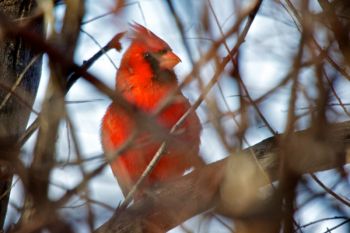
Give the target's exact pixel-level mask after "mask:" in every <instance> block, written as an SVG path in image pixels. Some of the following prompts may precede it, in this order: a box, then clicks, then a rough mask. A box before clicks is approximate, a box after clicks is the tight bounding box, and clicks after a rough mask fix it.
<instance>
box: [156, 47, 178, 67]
mask: <svg viewBox="0 0 350 233" xmlns="http://www.w3.org/2000/svg"><path fill="white" fill-rule="evenodd" d="M179 62H181V59H180V58H179V57H178V56H176V55H175V53H173V52H171V51H168V52H166V53H165V54H163V55H162V56H161V57H160V58H159V66H160V68H163V69H168V70H171V69H172V68H174V67H175V66H176V65H177V64H178V63H179Z"/></svg>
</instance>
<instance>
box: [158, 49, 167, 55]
mask: <svg viewBox="0 0 350 233" xmlns="http://www.w3.org/2000/svg"><path fill="white" fill-rule="evenodd" d="M167 52H168V49H162V50H159V51H158V54H159V55H163V54H166V53H167Z"/></svg>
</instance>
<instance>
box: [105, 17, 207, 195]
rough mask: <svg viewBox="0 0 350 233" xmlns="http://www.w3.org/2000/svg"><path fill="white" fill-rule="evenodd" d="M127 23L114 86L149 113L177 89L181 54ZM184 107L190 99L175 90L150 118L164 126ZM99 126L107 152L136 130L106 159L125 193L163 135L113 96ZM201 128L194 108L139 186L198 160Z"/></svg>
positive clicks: (165, 178)
mask: <svg viewBox="0 0 350 233" xmlns="http://www.w3.org/2000/svg"><path fill="white" fill-rule="evenodd" d="M131 27H132V29H133V36H132V41H131V44H130V46H129V48H128V49H127V51H126V52H125V54H124V55H123V57H122V60H121V64H120V67H119V70H118V72H117V75H116V89H117V90H118V91H119V92H120V93H122V95H123V97H124V98H125V99H126V100H127V101H129V102H130V103H131V104H133V105H134V106H136V108H138V110H140V111H142V112H144V113H145V114H149V115H150V116H151V114H153V113H154V111H155V110H156V109H157V107H159V104H160V103H161V102H162V101H164V99H165V98H166V97H167V96H169V95H170V94H172V93H174V92H175V90H177V88H178V81H177V78H176V75H175V73H174V71H173V68H174V66H175V65H177V64H178V63H179V62H180V59H179V58H178V56H176V55H175V54H174V53H173V51H172V50H171V48H170V47H169V45H168V44H167V43H166V42H165V41H163V40H162V39H160V38H159V37H158V36H156V35H155V34H153V33H152V32H151V31H150V30H148V29H147V28H145V27H143V26H141V25H139V24H136V23H135V24H133V25H131ZM189 108H190V103H189V101H188V100H187V99H186V97H184V96H183V94H182V93H181V92H180V91H178V92H177V93H176V94H175V97H174V98H173V101H172V102H171V103H170V104H168V105H166V107H165V108H164V109H163V110H162V111H161V112H160V113H159V114H157V115H156V116H155V122H156V123H157V124H159V126H160V127H161V128H163V129H165V130H166V132H169V130H170V128H171V127H172V126H173V125H174V124H175V123H176V122H177V121H178V120H179V119H180V117H181V116H182V115H183V114H184V113H185V112H186V111H187V110H188V109H189ZM138 122H139V121H138ZM101 131H102V132H101V134H102V146H103V149H104V151H105V153H106V154H108V153H110V154H112V153H113V152H114V151H116V150H117V149H118V148H119V147H120V146H121V145H123V144H124V143H125V142H126V141H127V140H128V139H129V138H130V136H131V135H132V134H133V133H135V135H136V136H135V138H134V141H133V143H132V145H131V146H130V147H129V148H127V149H126V150H125V151H123V152H122V153H121V154H120V155H118V156H117V157H116V158H114V159H113V161H111V168H112V171H113V173H114V175H115V176H116V178H117V180H118V182H119V185H120V187H121V189H122V191H123V194H124V196H126V195H127V193H128V192H129V191H130V189H131V188H132V186H133V185H134V184H135V183H136V182H137V180H138V179H139V178H140V176H141V174H142V173H143V171H144V170H145V169H146V167H147V166H148V164H149V162H150V161H151V159H152V158H153V156H154V155H155V153H156V152H157V150H158V148H159V147H160V145H161V143H162V141H163V140H164V139H163V138H161V137H159V135H158V137H157V132H152V130H150V129H149V128H148V129H147V127H146V128H145V127H138V124H137V119H136V118H135V116H134V115H133V114H132V113H130V112H128V111H126V110H125V109H123V107H121V106H120V105H118V103H117V101H115V102H113V103H112V104H111V105H110V106H109V107H108V109H107V111H106V113H105V115H104V117H103V120H102V129H101ZM200 131H201V125H200V122H199V119H198V117H197V115H196V113H194V112H193V113H191V114H190V115H189V116H188V117H187V118H186V120H185V121H184V123H183V124H182V125H181V127H180V129H179V130H178V131H177V132H176V133H175V135H174V136H172V137H171V140H170V141H168V146H167V149H166V151H165V154H164V155H163V157H162V158H161V159H160V161H158V163H157V165H156V167H154V169H153V170H152V172H151V173H150V174H149V176H148V177H147V178H146V179H145V181H144V183H143V186H142V187H141V189H142V190H144V189H147V188H150V187H152V186H153V185H155V184H159V183H161V182H166V181H169V180H172V179H174V178H176V177H179V176H181V175H183V174H184V172H185V171H186V170H187V169H189V168H191V167H194V166H196V164H197V165H198V163H201V162H200V161H201V160H200V159H199V156H198V151H199V144H200ZM139 192H141V191H139Z"/></svg>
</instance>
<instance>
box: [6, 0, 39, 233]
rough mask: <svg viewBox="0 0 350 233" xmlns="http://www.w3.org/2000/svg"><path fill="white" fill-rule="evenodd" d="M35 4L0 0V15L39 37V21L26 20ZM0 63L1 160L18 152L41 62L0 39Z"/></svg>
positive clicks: (25, 48) (17, 41)
mask: <svg viewBox="0 0 350 233" xmlns="http://www.w3.org/2000/svg"><path fill="white" fill-rule="evenodd" d="M35 2H36V1H35V0H26V1H23V0H3V1H0V11H1V12H2V13H3V14H4V15H6V16H7V17H8V18H9V19H11V20H16V21H18V20H20V19H23V18H26V20H23V23H27V24H28V27H30V28H31V30H32V31H34V32H37V33H39V34H42V33H43V27H42V22H41V19H38V18H36V19H35V20H31V19H30V18H27V17H29V16H31V14H32V12H33V10H34V9H35ZM0 59H1V61H0V64H1V67H0V71H1V72H0V142H1V143H0V144H1V145H2V146H1V152H0V153H1V156H18V152H19V148H16V147H15V146H14V145H15V144H16V142H17V139H18V138H19V136H20V135H21V134H22V133H23V132H24V130H25V127H26V125H27V122H28V119H29V115H30V113H31V106H32V104H33V102H34V99H35V96H36V92H37V89H38V86H39V81H40V75H41V64H42V60H41V56H38V54H36V53H35V52H34V51H33V50H32V49H31V47H30V46H29V45H28V44H27V43H26V42H25V40H23V39H22V38H11V39H7V38H6V39H3V38H2V39H1V42H0ZM33 59H35V60H33ZM29 64H31V65H30V67H29ZM24 71H25V72H24ZM16 82H17V83H18V85H17V84H16ZM15 85H17V86H16V87H15ZM9 93H11V94H10V95H9ZM8 148H11V150H9V149H8ZM1 161H2V159H1V158H0V168H1V176H0V196H1V200H0V229H2V228H3V223H4V219H5V216H6V212H7V205H8V198H9V195H10V188H11V180H12V178H11V176H10V175H7V174H6V173H7V171H8V169H9V168H8V167H6V164H5V163H4V162H1Z"/></svg>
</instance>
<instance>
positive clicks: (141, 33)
mask: <svg viewBox="0 0 350 233" xmlns="http://www.w3.org/2000/svg"><path fill="white" fill-rule="evenodd" d="M130 26H131V28H132V31H133V35H132V40H133V41H137V42H141V43H143V44H145V45H146V46H147V47H148V48H150V49H152V50H161V49H165V48H168V49H170V47H169V45H168V44H167V43H166V42H165V41H164V40H162V39H160V38H159V37H158V36H156V35H155V34H154V33H153V32H151V31H150V30H149V29H147V28H146V27H144V26H142V25H141V24H138V23H135V22H134V23H133V24H131V25H130Z"/></svg>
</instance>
